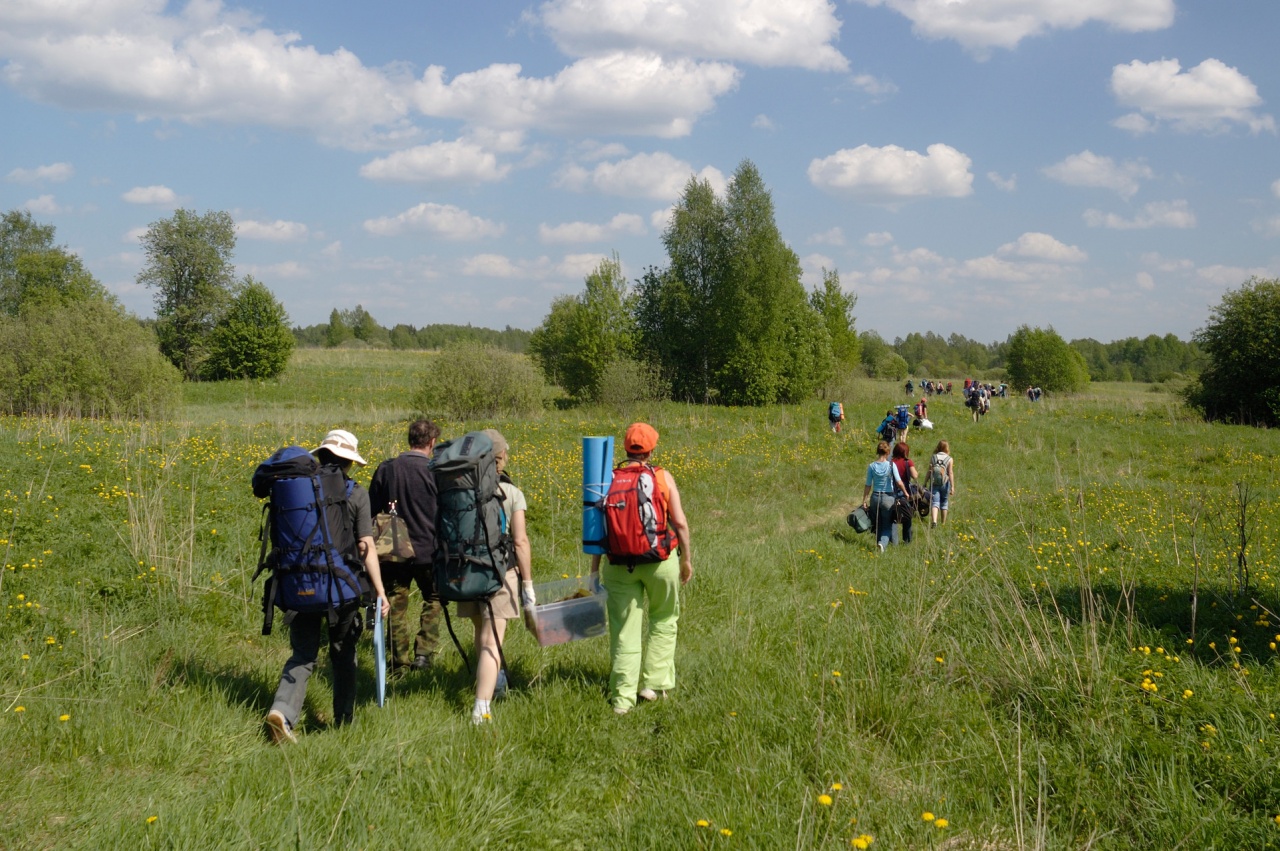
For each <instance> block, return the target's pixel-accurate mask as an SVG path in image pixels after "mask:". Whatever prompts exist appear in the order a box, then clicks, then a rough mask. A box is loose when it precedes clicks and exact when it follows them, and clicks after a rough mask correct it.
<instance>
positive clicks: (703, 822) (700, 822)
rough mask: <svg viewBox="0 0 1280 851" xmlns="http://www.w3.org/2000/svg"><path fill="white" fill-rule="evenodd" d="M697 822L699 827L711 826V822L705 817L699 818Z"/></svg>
mask: <svg viewBox="0 0 1280 851" xmlns="http://www.w3.org/2000/svg"><path fill="white" fill-rule="evenodd" d="M696 824H697V825H698V827H711V822H709V821H707V820H706V819H704V818H700V819H698V821H697V822H696Z"/></svg>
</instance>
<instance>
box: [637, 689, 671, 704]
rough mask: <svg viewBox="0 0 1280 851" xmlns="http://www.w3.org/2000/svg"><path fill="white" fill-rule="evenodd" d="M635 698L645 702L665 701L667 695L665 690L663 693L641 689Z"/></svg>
mask: <svg viewBox="0 0 1280 851" xmlns="http://www.w3.org/2000/svg"><path fill="white" fill-rule="evenodd" d="M636 697H638V698H640V699H641V700H646V701H654V700H666V699H667V693H666V691H665V690H664V691H654V690H653V689H651V688H642V689H640V692H639V693H638V694H637V695H636Z"/></svg>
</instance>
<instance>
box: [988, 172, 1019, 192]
mask: <svg viewBox="0 0 1280 851" xmlns="http://www.w3.org/2000/svg"><path fill="white" fill-rule="evenodd" d="M987 180H990V181H991V182H992V184H994V185H995V187H996V189H999V190H1000V191H1001V192H1013V191H1015V190H1016V189H1017V188H1018V175H1016V174H1011V175H1009V176H1008V177H1004V176H1003V175H1001V174H1000V173H999V172H997V171H989V172H987Z"/></svg>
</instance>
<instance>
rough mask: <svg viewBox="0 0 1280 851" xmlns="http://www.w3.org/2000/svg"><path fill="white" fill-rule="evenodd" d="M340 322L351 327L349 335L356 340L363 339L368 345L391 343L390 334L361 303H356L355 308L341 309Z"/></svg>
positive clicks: (375, 345) (388, 344) (378, 345)
mask: <svg viewBox="0 0 1280 851" xmlns="http://www.w3.org/2000/svg"><path fill="white" fill-rule="evenodd" d="M341 322H342V325H344V326H346V327H347V328H350V329H351V336H353V337H355V338H356V339H357V340H363V341H364V342H366V343H368V344H369V345H370V346H374V347H380V346H390V345H391V334H390V333H388V332H387V329H386V328H383V327H382V326H381V325H379V324H378V321H377V320H376V319H374V318H373V316H372V315H371V314H370V313H369V311H367V310H365V309H364V306H363V305H359V304H357V305H356V309H355V310H344V311H341Z"/></svg>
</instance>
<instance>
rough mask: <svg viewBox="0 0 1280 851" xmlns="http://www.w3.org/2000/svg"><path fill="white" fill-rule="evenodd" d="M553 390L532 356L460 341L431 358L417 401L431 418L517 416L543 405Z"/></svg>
mask: <svg viewBox="0 0 1280 851" xmlns="http://www.w3.org/2000/svg"><path fill="white" fill-rule="evenodd" d="M548 395H549V394H548V388H547V386H546V384H545V383H544V382H543V380H542V376H541V375H539V374H538V370H537V369H536V368H535V367H534V366H533V364H531V363H530V362H529V360H528V358H526V357H524V356H522V355H517V354H514V353H512V352H508V351H504V350H502V349H498V348H494V347H493V346H486V345H483V344H480V343H457V344H454V345H452V346H447V347H446V348H444V349H442V350H441V352H440V355H439V356H438V357H436V358H433V359H432V360H431V361H430V362H428V364H427V368H426V373H425V375H424V376H423V378H422V386H421V389H420V390H419V391H418V394H417V395H416V396H415V397H414V400H413V404H414V405H415V406H416V408H417V410H418V411H420V412H421V413H423V414H425V415H427V416H431V417H444V418H452V419H456V420H463V419H476V418H492V417H496V416H500V415H501V416H507V417H517V416H528V415H532V414H535V413H537V412H538V411H540V410H542V408H543V404H544V400H545V399H546V398H547V397H548Z"/></svg>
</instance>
